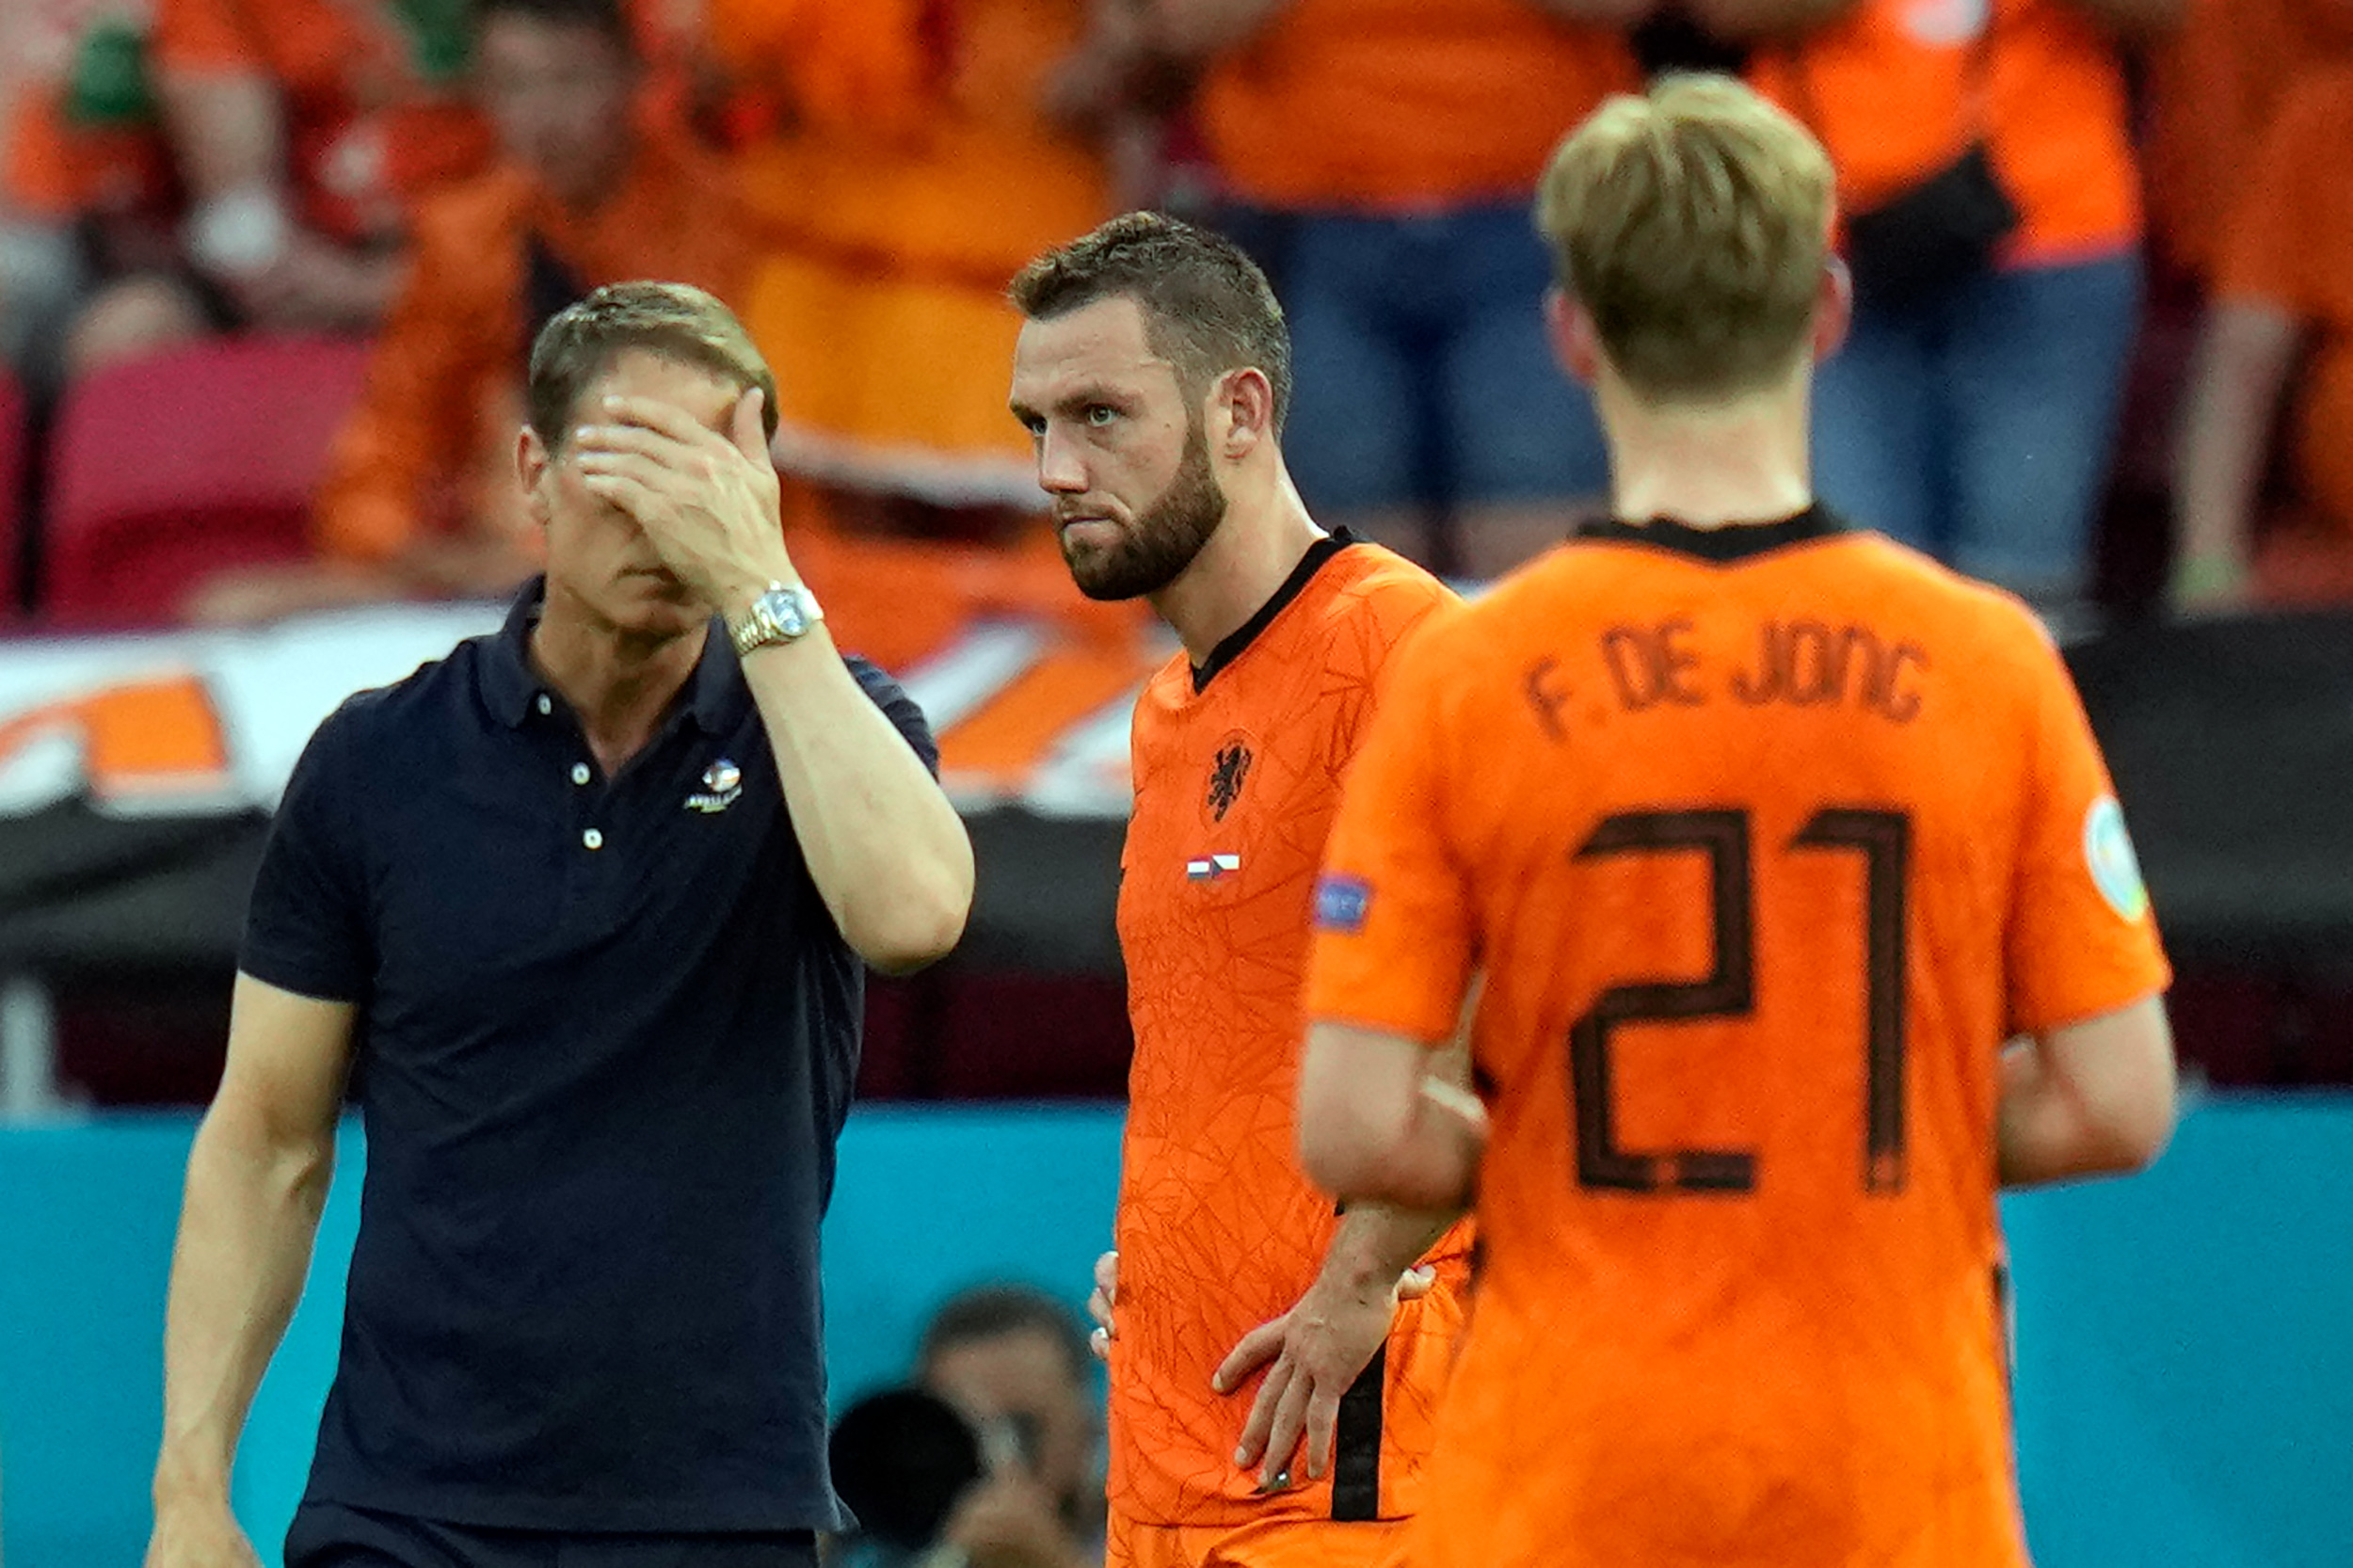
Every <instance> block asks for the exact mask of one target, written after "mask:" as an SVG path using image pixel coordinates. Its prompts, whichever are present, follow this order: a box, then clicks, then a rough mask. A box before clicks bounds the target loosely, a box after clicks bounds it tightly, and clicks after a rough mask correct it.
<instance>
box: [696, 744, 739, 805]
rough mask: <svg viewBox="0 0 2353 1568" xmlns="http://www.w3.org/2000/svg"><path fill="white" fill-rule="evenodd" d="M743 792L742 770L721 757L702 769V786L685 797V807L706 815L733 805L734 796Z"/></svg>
mask: <svg viewBox="0 0 2353 1568" xmlns="http://www.w3.org/2000/svg"><path fill="white" fill-rule="evenodd" d="M743 792H744V770H743V769H741V768H739V767H737V766H736V765H735V764H734V763H733V762H730V761H728V760H727V759H726V758H724V757H722V758H720V759H719V760H717V761H716V762H713V763H712V764H711V766H709V767H707V768H705V769H703V787H702V789H701V790H700V791H698V792H696V793H694V794H691V795H688V796H687V797H686V808H687V809H688V810H689V811H700V812H703V813H704V814H706V815H708V814H710V813H712V812H713V811H724V810H726V809H727V808H728V807H730V806H732V805H734V804H735V799H736V797H737V796H738V795H740V794H742V793H743Z"/></svg>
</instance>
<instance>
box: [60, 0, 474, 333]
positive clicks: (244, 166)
mask: <svg viewBox="0 0 2353 1568" xmlns="http://www.w3.org/2000/svg"><path fill="white" fill-rule="evenodd" d="M153 4H154V7H155V11H154V27H153V32H152V39H151V56H152V64H153V79H154V88H155V92H156V95H157V99H158V102H159V103H160V104H161V107H162V112H163V124H164V129H165V132H166V135H167V136H168V142H169V146H170V149H171V154H172V159H173V163H174V168H175V173H176V175H177V178H178V180H179V182H180V184H181V185H182V186H183V188H184V196H185V199H186V209H185V218H184V226H183V228H182V232H181V240H182V250H183V254H184V259H185V265H184V267H182V268H176V269H172V270H163V269H158V270H154V271H152V272H148V273H145V274H142V275H138V276H135V277H130V278H125V279H121V280H117V281H115V282H114V283H112V284H110V285H109V286H108V287H106V288H105V289H104V292H102V293H101V294H100V295H99V296H98V297H97V298H96V299H94V300H93V301H92V302H91V304H90V307H89V309H88V311H87V312H85V314H84V316H83V318H82V320H81V321H80V323H79V324H78V325H77V327H76V328H75V331H74V341H73V344H72V348H71V354H72V369H73V370H75V371H76V372H85V371H88V370H89V369H93V368H95V367H96V366H98V365H99V364H102V363H104V362H105V361H107V360H114V359H121V358H129V357H132V356H134V355H136V354H138V353H141V352H144V351H146V350H149V349H152V348H155V347H160V346H162V345H164V344H168V343H172V342H177V341H180V340H183V339H185V338H189V337H194V336H199V335H201V334H203V333H205V332H208V331H212V330H217V329H221V328H232V327H248V326H249V327H267V328H300V329H312V330H325V331H361V330H365V329H368V328H372V327H374V326H375V325H376V322H377V321H378V320H379V319H381V317H382V315H383V313H384V311H385V308H386V306H387V305H388V304H389V303H390V301H391V299H392V291H393V288H394V285H395V283H396V281H397V279H398V274H399V265H400V261H399V254H398V249H397V247H398V242H399V238H400V234H401V230H402V220H403V207H404V203H405V202H406V201H407V200H408V199H410V198H412V197H413V196H415V195H416V194H418V193H419V192H421V191H424V190H425V189H427V188H430V186H431V185H433V184H436V183H437V182H439V181H441V180H446V179H450V178H454V177H456V176H458V175H461V174H465V173H469V172H472V171H473V170H474V169H477V168H480V167H481V165H482V163H483V161H484V159H485V158H487V157H488V153H489V148H490V143H489V136H488V130H487V129H486V127H485V126H484V125H483V123H482V121H481V119H480V117H479V116H478V115H476V114H475V113H474V111H473V107H472V104H470V103H468V102H467V101H466V99H465V98H464V96H463V94H462V92H461V90H460V88H461V87H462V76H463V72H464V70H465V65H466V53H467V42H468V35H467V26H466V10H467V8H466V6H465V5H464V4H463V3H462V0H153Z"/></svg>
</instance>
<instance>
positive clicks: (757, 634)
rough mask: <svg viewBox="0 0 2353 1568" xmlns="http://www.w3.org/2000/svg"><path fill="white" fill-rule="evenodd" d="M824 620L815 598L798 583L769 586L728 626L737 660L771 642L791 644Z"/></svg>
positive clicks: (823, 613) (729, 637)
mask: <svg viewBox="0 0 2353 1568" xmlns="http://www.w3.org/2000/svg"><path fill="white" fill-rule="evenodd" d="M824 618H825V612H824V610H822V609H820V608H819V607H818V603H817V596H816V595H815V594H813V593H810V592H809V591H808V589H807V588H806V587H804V586H802V585H801V584H798V583H790V584H787V583H771V584H768V586H767V588H766V589H765V590H763V591H762V592H761V593H760V597H759V598H757V599H755V600H752V602H751V606H750V607H749V608H748V609H746V610H745V611H744V613H743V614H742V615H741V616H737V617H736V618H735V619H734V620H731V621H729V622H728V640H729V641H731V642H733V643H734V644H735V652H736V656H737V657H738V658H741V657H742V656H743V655H744V654H746V653H749V652H751V651H752V649H754V648H766V647H767V646H768V645H769V644H771V643H789V642H794V641H797V640H798V639H800V638H802V637H806V636H808V632H809V628H811V627H813V626H815V625H816V624H817V623H818V622H819V621H821V620H824Z"/></svg>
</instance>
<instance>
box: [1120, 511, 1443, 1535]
mask: <svg viewBox="0 0 2353 1568" xmlns="http://www.w3.org/2000/svg"><path fill="white" fill-rule="evenodd" d="M1452 601H1453V596H1452V595H1451V594H1450V593H1449V591H1448V590H1447V589H1446V587H1445V586H1444V585H1443V584H1440V583H1439V582H1438V581H1437V580H1436V579H1434V578H1433V577H1431V576H1430V575H1429V574H1428V573H1427V572H1424V571H1423V570H1421V569H1420V568H1418V567H1416V566H1413V565H1412V564H1410V563H1408V562H1406V561H1404V560H1402V559H1401V558H1400V557H1398V556H1396V555H1393V554H1391V553H1390V552H1387V551H1385V550H1382V549H1380V548H1378V547H1376V546H1373V545H1369V544H1363V543H1356V542H1353V541H1350V540H1348V539H1347V538H1346V537H1345V536H1335V537H1333V538H1331V539H1328V540H1322V541H1319V542H1318V543H1317V544H1316V545H1315V546H1314V547H1313V548H1312V549H1311V550H1310V551H1309V552H1308V554H1307V556H1306V558H1305V559H1304V560H1303V561H1302V562H1301V563H1300V566H1299V568H1298V569H1297V570H1296V571H1294V572H1293V573H1292V574H1291V577H1290V579H1289V581H1288V582H1287V583H1286V584H1284V585H1283V588H1282V590H1281V591H1280V592H1278V593H1277V594H1276V595H1275V597H1274V599H1273V600H1272V601H1271V602H1270V603H1269V604H1268V605H1267V607H1266V608H1265V609H1264V610H1263V611H1261V612H1260V613H1259V615H1258V616H1256V617H1254V618H1253V620H1252V621H1251V623H1250V624H1249V625H1247V626H1245V627H1243V628H1242V629H1241V631H1239V632H1236V633H1235V634H1234V636H1232V637H1231V638H1228V639H1227V640H1226V642H1225V644H1224V645H1222V646H1221V647H1220V648H1218V649H1217V650H1216V653H1215V654H1214V655H1213V656H1212V658H1211V660H1210V662H1209V664H1208V665H1207V666H1205V672H1204V675H1203V676H1196V674H1195V672H1194V670H1193V666H1192V665H1191V664H1190V663H1189V662H1188V661H1187V660H1186V658H1185V657H1184V656H1183V655H1182V654H1179V655H1178V656H1177V658H1176V659H1175V660H1173V661H1172V662H1171V663H1170V664H1168V665H1167V666H1166V667H1165V668H1163V669H1162V670H1161V671H1160V673H1159V674H1158V675H1157V676H1155V677H1154V678H1153V680H1152V681H1151V683H1150V684H1149V685H1148V686H1147V687H1146V688H1145V689H1144V695H1143V696H1142V698H1141V699H1140V700H1139V701H1138V703H1137V705H1136V714H1135V728H1134V734H1133V762H1134V774H1135V791H1136V798H1135V809H1134V815H1133V816H1132V818H1131V819H1130V821H1129V824H1128V841H1127V847H1126V851H1125V853H1124V854H1123V855H1122V856H1121V866H1122V877H1121V883H1120V893H1119V938H1120V949H1121V952H1122V953H1123V954H1124V956H1125V958H1126V960H1127V967H1128V1009H1129V1012H1130V1014H1131V1016H1132V1018H1133V1021H1134V1026H1135V1040H1136V1048H1135V1061H1134V1065H1133V1067H1132V1069H1131V1071H1130V1073H1129V1079H1128V1125H1127V1140H1126V1144H1125V1148H1124V1151H1123V1160H1122V1170H1121V1178H1120V1194H1119V1219H1118V1227H1117V1228H1118V1247H1119V1304H1118V1323H1119V1330H1118V1336H1117V1338H1116V1339H1115V1340H1114V1341H1113V1342H1112V1363H1111V1371H1112V1379H1111V1382H1112V1397H1111V1421H1112V1445H1111V1448H1112V1464H1111V1498H1112V1506H1113V1507H1114V1508H1115V1509H1116V1510H1118V1511H1119V1512H1120V1513H1121V1514H1122V1515H1124V1516H1125V1517H1127V1518H1128V1519H1130V1520H1134V1521H1137V1522H1139V1523H1143V1524H1149V1525H1218V1524H1238V1523H1244V1522H1248V1521H1251V1520H1257V1519H1264V1518H1267V1517H1269V1516H1293V1517H1298V1518H1302V1519H1309V1518H1316V1519H1330V1518H1334V1517H1340V1518H1375V1517H1378V1518H1391V1517H1396V1516H1397V1515H1399V1514H1400V1513H1401V1512H1408V1511H1409V1494H1410V1492H1411V1490H1412V1485H1413V1481H1414V1473H1415V1471H1416V1470H1417V1467H1418V1465H1419V1463H1420V1461H1421V1459H1422V1458H1423V1457H1424V1455H1426V1453H1427V1450H1428V1448H1429V1444H1430V1441H1431V1435H1432V1414H1431V1412H1432V1409H1433V1406H1434V1404H1435V1402H1436V1397H1437V1392H1438V1389H1439V1387H1440V1386H1441V1384H1443V1381H1444V1377H1445V1372H1446V1368H1447V1366H1448V1363H1449V1360H1450V1358H1451V1353H1452V1341H1453V1331H1454V1328H1455V1327H1456V1326H1457V1324H1458V1322H1459V1320H1460V1302H1459V1299H1458V1297H1457V1295H1456V1289H1455V1288H1456V1287H1457V1286H1459V1284H1460V1281H1461V1277H1462V1274H1463V1273H1464V1272H1465V1269H1464V1266H1463V1262H1462V1257H1463V1252H1464V1245H1465V1243H1464V1241H1463V1240H1462V1236H1461V1234H1460V1232H1459V1231H1458V1232H1456V1233H1451V1234H1450V1235H1449V1238H1448V1239H1447V1240H1443V1241H1441V1243H1440V1244H1439V1248H1438V1249H1437V1250H1438V1252H1439V1253H1440V1254H1442V1255H1444V1256H1446V1257H1447V1258H1448V1259H1449V1265H1448V1267H1446V1268H1445V1269H1443V1270H1442V1271H1441V1279H1442V1284H1441V1286H1440V1288H1439V1289H1438V1290H1437V1291H1435V1292H1433V1295H1432V1296H1431V1297H1428V1298H1425V1299H1424V1300H1423V1301H1421V1302H1418V1303H1414V1304H1408V1305H1407V1306H1406V1307H1404V1308H1403V1309H1402V1310H1401V1313H1400V1317H1399V1325H1398V1327H1397V1329H1396V1330H1395V1331H1394V1332H1393V1333H1392V1335H1391V1336H1390V1341H1389V1344H1388V1346H1387V1347H1386V1349H1385V1351H1384V1352H1382V1357H1381V1359H1380V1360H1378V1361H1376V1362H1375V1364H1374V1366H1373V1367H1372V1368H1369V1370H1368V1377H1367V1379H1366V1380H1365V1382H1364V1383H1363V1384H1360V1385H1359V1389H1358V1391H1355V1392H1353V1393H1352V1394H1351V1395H1350V1396H1349V1398H1348V1399H1347V1400H1346V1401H1344V1403H1343V1407H1342V1410H1341V1416H1340V1426H1339V1431H1338V1434H1337V1450H1336V1465H1335V1469H1334V1476H1333V1478H1332V1479H1327V1480H1325V1481H1324V1482H1322V1483H1321V1484H1319V1485H1315V1486H1302V1487H1299V1488H1295V1489H1292V1490H1290V1491H1288V1492H1284V1493H1280V1494H1277V1495H1275V1496H1268V1497H1261V1496H1257V1494H1256V1492H1255V1491H1254V1490H1253V1488H1254V1483H1255V1481H1256V1479H1257V1478H1256V1475H1255V1473H1252V1472H1245V1471H1243V1470H1241V1469H1240V1468H1239V1467H1237V1466H1236V1464H1234V1449H1235V1446H1236V1445H1237V1443H1238V1442H1239V1441H1240V1440H1241V1429H1242V1424H1243V1422H1244V1420H1245V1419H1246V1418H1247V1417H1248V1415H1249V1411H1250V1403H1251V1400H1252V1399H1253V1398H1255V1396H1256V1391H1257V1380H1255V1379H1254V1380H1253V1381H1252V1383H1251V1384H1248V1385H1247V1386H1246V1387H1245V1388H1244V1389H1243V1390H1241V1392H1239V1393H1236V1394H1232V1395H1226V1396H1220V1395H1218V1394H1216V1393H1213V1392H1212V1391H1211V1390H1210V1387H1209V1375H1210V1373H1212V1372H1213V1371H1215V1370H1216V1369H1217V1367H1218V1364H1219V1363H1220V1362H1222V1361H1224V1360H1225V1356H1226V1354H1227V1353H1228V1352H1230V1351H1231V1350H1232V1349H1233V1348H1234V1345H1235V1343H1236V1342H1237V1341H1239V1340H1240V1339H1241V1337H1242V1336H1243V1335H1245V1334H1247V1333H1249V1331H1250V1330H1252V1329H1254V1328H1256V1327H1257V1326H1258V1325H1259V1324H1260V1323H1263V1322H1265V1321H1267V1320H1269V1319H1272V1318H1274V1317H1277V1316H1280V1315H1281V1314H1282V1313H1284V1312H1286V1311H1289V1309H1290V1307H1291V1306H1292V1305H1293V1304H1295V1303H1296V1302H1297V1301H1298V1300H1299V1297H1300V1296H1301V1294H1302V1293H1303V1292H1305V1289H1306V1288H1307V1286H1308V1285H1309V1283H1310V1282H1312V1281H1313V1280H1314V1278H1315V1276H1316V1272H1317V1271H1318V1269H1319V1268H1320V1267H1321V1264H1322V1261H1323V1253H1324V1249H1325V1247H1326V1245H1327V1244H1328V1243H1329V1242H1330V1240H1331V1238H1332V1233H1333V1229H1334V1227H1335V1225H1336V1224H1337V1219H1336V1216H1335V1213H1334V1209H1333V1205H1332V1201H1331V1199H1329V1198H1328V1197H1326V1196H1324V1195H1323V1194H1322V1193H1321V1192H1318V1191H1317V1190H1316V1188H1315V1186H1314V1185H1313V1184H1312V1183H1311V1182H1309V1181H1308V1180H1307V1177H1306V1176H1305V1173H1304V1172H1303V1171H1302V1170H1301V1169H1300V1165H1299V1156H1298V1137H1297V1130H1296V1129H1297V1122H1296V1120H1295V1114H1294V1111H1293V1104H1294V1100H1295V1096H1296V1094H1297V1089H1298V1081H1299V1054H1300V1047H1301V1043H1302V1039H1303V1037H1304V1033H1305V1015H1304V1013H1303V1011H1302V1008H1301V992H1302V987H1303V985H1304V984H1305V971H1306V963H1307V951H1308V944H1309V940H1310V937H1311V933H1310V930H1309V920H1310V917H1311V911H1312V908H1313V903H1314V888H1315V878H1316V872H1317V869H1318V867H1319V865H1320V863H1321V858H1322V854H1323V840H1324V835H1325V833H1326V831H1327V830H1328V829H1329V827H1330V825H1331V821H1332V814H1333V812H1334V811H1335V810H1336V809H1337V808H1338V805H1339V780H1340V775H1341V772H1342V770H1343V769H1345V768H1346V767H1347V765H1348V762H1349V759H1350V758H1351V756H1353V753H1354V752H1355V749H1356V744H1357V740H1358V738H1359V736H1360V735H1361V733H1362V732H1363V728H1364V726H1365V722H1366V720H1367V719H1368V718H1369V715H1370V713H1371V709H1372V702H1373V697H1374V692H1375V688H1376V686H1377V685H1378V683H1379V681H1380V679H1381V674H1382V670H1383V668H1384V666H1385V664H1387V663H1388V660H1389V655H1390V652H1391V650H1392V649H1393V648H1395V647H1396V646H1397V644H1398V642H1399V640H1400V639H1401V637H1403V636H1404V635H1405V633H1406V632H1408V631H1409V630H1410V629H1412V628H1413V627H1414V626H1416V625H1417V623H1418V622H1420V621H1421V620H1422V619H1423V618H1424V617H1426V616H1429V615H1430V614H1431V613H1432V612H1433V611H1434V610H1436V609H1438V608H1439V606H1441V605H1442V604H1448V603H1450V602H1452Z"/></svg>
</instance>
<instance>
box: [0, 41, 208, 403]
mask: <svg viewBox="0 0 2353 1568" xmlns="http://www.w3.org/2000/svg"><path fill="white" fill-rule="evenodd" d="M150 3H151V0H14V3H11V4H8V5H6V6H0V359H5V360H7V361H8V364H9V365H10V366H12V367H13V368H14V369H16V370H17V372H18V373H19V374H20V375H22V376H24V378H25V379H26V380H27V381H28V382H29V383H30V384H32V385H33V386H35V387H37V388H40V389H42V390H44V391H46V390H49V389H52V388H54V385H55V383H56V380H57V377H58V362H57V361H58V355H59V352H60V347H61V343H60V340H61V337H62V334H63V330H64V328H65V325H66V323H67V321H68V320H69V319H70V317H71V315H72V312H73V310H74V308H75V306H76V304H77V302H78V300H79V297H80V296H81V294H82V292H83V290H84V289H85V288H86V287H87V286H88V282H89V280H91V279H92V278H93V277H104V276H107V275H109V274H112V273H116V272H120V271H123V270H126V269H135V268H137V267H140V266H154V265H160V264H164V262H165V261H166V260H168V257H169V256H170V254H171V248H172V242H171V239H170V236H169V231H168V212H169V209H168V195H169V188H170V180H169V170H168V159H167V157H166V154H165V152H164V146H163V141H162V137H161V135H160V132H159V128H158V121H157V118H156V110H155V100H154V95H153V92H152V88H151V85H150V83H149V80H148V73H147V67H146V48H147V41H146V35H147V29H148V24H149V17H150Z"/></svg>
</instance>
